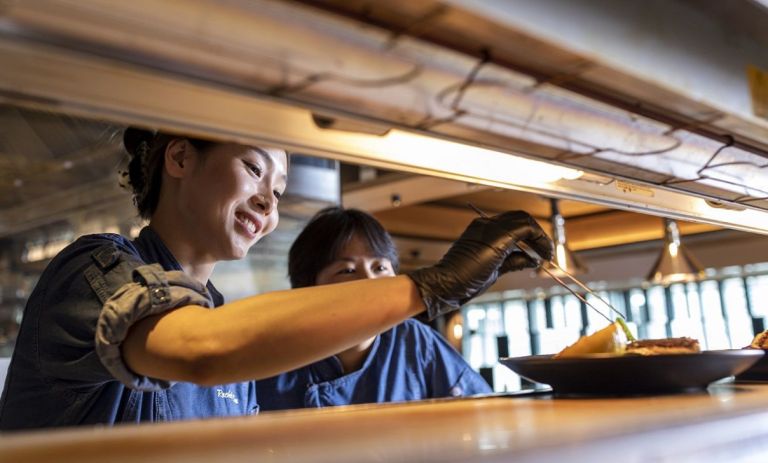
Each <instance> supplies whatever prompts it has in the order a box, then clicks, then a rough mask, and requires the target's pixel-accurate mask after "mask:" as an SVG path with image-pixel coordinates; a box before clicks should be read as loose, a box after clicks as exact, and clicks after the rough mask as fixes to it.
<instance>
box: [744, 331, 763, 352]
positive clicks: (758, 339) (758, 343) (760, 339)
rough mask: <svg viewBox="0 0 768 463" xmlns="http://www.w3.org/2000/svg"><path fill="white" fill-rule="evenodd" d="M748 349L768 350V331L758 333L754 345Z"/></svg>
mask: <svg viewBox="0 0 768 463" xmlns="http://www.w3.org/2000/svg"><path fill="white" fill-rule="evenodd" d="M747 347H751V348H753V349H768V330H765V331H763V332H762V333H757V336H755V339H753V340H752V344H750V345H749V346H747Z"/></svg>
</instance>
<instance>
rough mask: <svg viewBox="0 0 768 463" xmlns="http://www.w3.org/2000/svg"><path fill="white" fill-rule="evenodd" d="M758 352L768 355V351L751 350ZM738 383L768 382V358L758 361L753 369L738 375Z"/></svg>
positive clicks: (764, 357)
mask: <svg viewBox="0 0 768 463" xmlns="http://www.w3.org/2000/svg"><path fill="white" fill-rule="evenodd" d="M745 350H755V351H758V352H764V353H768V349H751V348H747V349H745ZM736 381H749V382H768V356H765V355H764V356H763V357H762V358H760V359H758V360H757V362H755V363H754V364H753V365H752V366H751V367H749V368H747V369H746V370H744V371H743V372H741V373H739V374H738V375H736Z"/></svg>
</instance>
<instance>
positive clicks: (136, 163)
mask: <svg viewBox="0 0 768 463" xmlns="http://www.w3.org/2000/svg"><path fill="white" fill-rule="evenodd" d="M179 138H181V139H185V140H187V141H188V142H189V143H190V144H191V145H192V146H194V147H195V149H196V150H198V151H199V152H201V153H202V152H205V150H207V149H208V148H210V147H211V146H213V145H215V144H216V142H214V141H210V140H202V139H199V138H190V137H185V136H183V135H175V134H170V133H163V132H157V133H156V132H152V131H150V130H144V129H139V128H136V127H129V128H128V129H126V130H125V132H124V133H123V146H124V147H125V149H126V151H128V154H130V155H131V160H130V161H129V162H128V171H127V172H123V173H122V175H123V177H127V182H123V184H124V186H126V187H129V188H130V189H131V190H132V192H133V202H134V204H136V208H137V209H138V210H139V215H141V217H143V218H145V219H149V218H150V217H151V216H152V214H153V213H154V212H155V209H157V202H158V200H159V199H160V186H161V184H162V180H163V158H164V154H165V149H166V147H167V146H168V143H170V142H171V141H173V140H176V139H179Z"/></svg>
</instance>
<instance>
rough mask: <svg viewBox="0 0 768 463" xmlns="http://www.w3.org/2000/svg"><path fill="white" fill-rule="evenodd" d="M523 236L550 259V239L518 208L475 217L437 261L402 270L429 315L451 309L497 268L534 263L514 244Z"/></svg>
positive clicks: (479, 287) (476, 291)
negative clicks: (410, 269)
mask: <svg viewBox="0 0 768 463" xmlns="http://www.w3.org/2000/svg"><path fill="white" fill-rule="evenodd" d="M516 241H524V242H525V243H527V244H528V245H529V246H530V247H532V248H533V249H534V250H535V251H536V252H537V253H538V254H539V255H540V256H541V257H542V258H544V259H546V260H550V259H551V258H552V249H553V246H552V240H550V239H549V237H548V236H547V235H546V233H544V231H543V230H542V229H541V227H540V226H539V224H537V223H536V221H535V220H534V219H533V217H531V216H530V215H528V214H527V213H526V212H523V211H513V212H505V213H503V214H499V215H496V216H493V217H488V218H484V217H480V218H477V219H475V220H473V221H472V223H470V224H469V226H468V227H467V229H466V230H464V233H462V235H461V236H460V237H459V239H458V240H456V241H455V242H454V243H453V245H452V246H451V248H450V249H449V250H448V252H447V253H446V254H445V255H444V256H443V258H442V259H440V262H438V263H437V264H435V265H434V266H432V267H425V268H421V269H418V270H415V271H413V272H410V273H408V276H409V277H411V279H412V280H413V281H414V282H415V283H416V286H417V287H418V289H419V293H420V294H421V297H422V299H423V300H424V305H425V306H426V307H427V314H428V315H429V318H430V319H433V318H435V317H437V316H438V315H441V314H444V313H446V312H449V311H452V310H456V309H458V308H459V307H461V306H462V305H463V304H465V303H466V302H467V301H469V300H470V299H472V298H473V297H475V296H477V295H479V294H482V293H483V291H485V290H486V289H487V288H488V287H489V286H491V285H492V284H493V283H494V282H496V279H497V278H498V277H499V275H501V274H502V273H505V272H509V271H513V270H522V269H524V268H531V267H536V266H537V265H538V263H537V262H535V261H534V260H533V259H531V258H530V257H528V256H527V255H526V254H525V253H523V252H522V251H520V250H519V249H517V248H516V247H515V244H514V243H515V242H516Z"/></svg>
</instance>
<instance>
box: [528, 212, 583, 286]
mask: <svg viewBox="0 0 768 463" xmlns="http://www.w3.org/2000/svg"><path fill="white" fill-rule="evenodd" d="M550 206H551V208H552V215H551V217H550V222H551V224H552V241H553V242H554V244H555V253H554V256H553V257H552V260H553V261H554V262H555V263H556V264H557V265H558V266H559V267H560V268H562V269H563V270H565V271H566V272H568V273H570V274H571V275H576V274H580V273H586V272H587V267H586V266H585V265H584V264H583V263H582V262H581V260H580V259H579V258H578V256H576V254H574V253H573V251H571V249H570V248H569V247H568V244H567V243H566V240H565V218H563V216H562V214H560V207H559V204H558V200H557V199H554V198H552V199H550ZM542 266H547V270H549V271H550V272H552V273H554V274H555V275H557V276H563V275H564V274H563V272H561V271H560V269H558V268H557V267H555V266H554V265H551V264H549V263H544V264H542ZM538 273H539V275H541V276H544V275H546V273H545V272H543V271H542V270H539V272H538Z"/></svg>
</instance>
